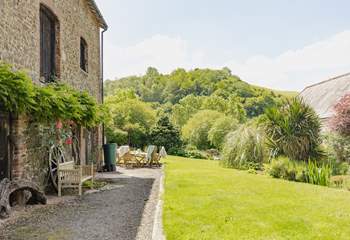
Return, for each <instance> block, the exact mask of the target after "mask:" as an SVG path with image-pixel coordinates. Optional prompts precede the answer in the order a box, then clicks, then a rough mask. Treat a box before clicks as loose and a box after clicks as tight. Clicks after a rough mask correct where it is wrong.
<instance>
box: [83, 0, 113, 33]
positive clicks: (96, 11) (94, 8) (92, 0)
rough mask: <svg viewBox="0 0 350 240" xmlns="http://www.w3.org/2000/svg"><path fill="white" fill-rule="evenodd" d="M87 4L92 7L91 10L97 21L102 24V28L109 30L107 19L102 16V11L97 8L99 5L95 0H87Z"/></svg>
mask: <svg viewBox="0 0 350 240" xmlns="http://www.w3.org/2000/svg"><path fill="white" fill-rule="evenodd" d="M86 2H87V4H88V5H89V7H90V10H91V11H92V12H93V13H94V14H95V16H96V17H97V20H98V21H99V23H100V27H101V28H103V29H105V30H107V28H108V25H107V23H106V21H105V19H104V18H103V16H102V13H101V11H100V9H99V8H98V7H97V4H96V2H95V0H86Z"/></svg>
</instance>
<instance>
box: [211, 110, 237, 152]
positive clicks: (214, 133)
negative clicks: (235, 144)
mask: <svg viewBox="0 0 350 240" xmlns="http://www.w3.org/2000/svg"><path fill="white" fill-rule="evenodd" d="M238 124H239V123H238V120H236V119H234V118H231V117H227V116H224V117H222V118H219V119H217V120H216V121H215V123H214V124H213V126H212V127H211V129H210V130H209V132H208V140H209V141H210V143H211V144H212V145H213V146H214V147H216V148H217V149H221V148H222V145H223V143H224V141H225V138H226V135H227V134H228V133H229V132H231V131H234V130H236V129H237V128H238Z"/></svg>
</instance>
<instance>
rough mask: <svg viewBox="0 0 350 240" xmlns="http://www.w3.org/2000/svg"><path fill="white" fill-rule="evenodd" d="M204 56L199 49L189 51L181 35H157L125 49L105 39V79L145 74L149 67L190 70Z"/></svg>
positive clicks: (166, 70)
mask: <svg viewBox="0 0 350 240" xmlns="http://www.w3.org/2000/svg"><path fill="white" fill-rule="evenodd" d="M202 56H203V55H202V54H201V53H200V52H193V51H190V50H189V48H188V44H187V42H186V41H184V40H183V39H181V38H179V37H177V38H171V37H168V36H163V35H155V36H153V37H151V38H149V39H145V40H143V41H142V42H140V43H138V44H136V45H134V46H129V47H126V48H120V47H116V46H113V45H111V44H109V43H108V42H106V50H105V66H106V78H109V79H114V78H116V77H123V76H127V75H139V74H143V73H145V71H146V69H147V67H149V66H152V67H156V68H157V69H158V70H159V71H161V72H170V71H172V70H174V69H176V68H179V67H183V68H186V69H189V68H193V67H194V66H195V65H201V63H202Z"/></svg>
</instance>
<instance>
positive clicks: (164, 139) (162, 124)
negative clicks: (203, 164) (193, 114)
mask: <svg viewBox="0 0 350 240" xmlns="http://www.w3.org/2000/svg"><path fill="white" fill-rule="evenodd" d="M150 141H151V144H154V145H156V146H158V147H162V146H163V147H165V149H166V150H167V151H168V152H171V151H172V150H174V149H176V148H179V147H181V145H182V143H181V136H180V131H179V129H177V128H176V127H175V126H173V125H172V124H171V122H170V121H169V117H168V116H166V115H163V116H161V117H160V118H159V120H158V122H157V123H156V125H155V126H154V127H153V128H152V129H151V132H150Z"/></svg>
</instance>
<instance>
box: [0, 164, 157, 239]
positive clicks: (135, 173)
mask: <svg viewBox="0 0 350 240" xmlns="http://www.w3.org/2000/svg"><path fill="white" fill-rule="evenodd" d="M161 176H162V169H159V168H157V169H150V168H147V169H144V168H140V169H124V168H119V167H118V169H117V172H116V173H99V174H97V176H96V179H97V180H99V181H105V182H108V184H107V185H106V186H105V187H103V188H102V189H100V190H88V191H87V192H85V194H84V195H83V196H82V197H81V198H79V197H72V196H65V197H63V198H62V199H59V198H57V197H54V196H52V197H49V200H48V205H46V206H35V207H32V208H28V209H26V211H23V212H22V211H21V212H18V213H17V214H15V215H14V217H12V218H11V219H9V220H6V222H3V223H2V224H1V223H0V232H2V233H3V234H2V235H1V236H0V239H13V240H21V239H34V240H41V239H84V240H86V239H96V238H97V237H98V238H99V239H106V240H108V239H123V240H127V239H145V240H146V239H152V234H153V232H154V225H155V224H154V223H155V218H156V212H157V211H156V209H157V205H158V201H159V189H160V182H161Z"/></svg>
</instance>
